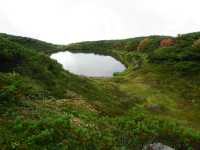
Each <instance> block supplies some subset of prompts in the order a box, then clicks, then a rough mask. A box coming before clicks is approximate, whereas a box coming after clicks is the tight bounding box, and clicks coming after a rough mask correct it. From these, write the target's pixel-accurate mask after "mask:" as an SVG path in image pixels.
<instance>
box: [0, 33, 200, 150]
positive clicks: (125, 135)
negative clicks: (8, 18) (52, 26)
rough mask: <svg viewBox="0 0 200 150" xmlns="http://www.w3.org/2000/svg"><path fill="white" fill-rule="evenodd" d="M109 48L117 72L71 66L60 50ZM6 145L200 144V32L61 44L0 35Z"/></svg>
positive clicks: (183, 149)
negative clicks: (83, 72) (88, 72)
mask: <svg viewBox="0 0 200 150" xmlns="http://www.w3.org/2000/svg"><path fill="white" fill-rule="evenodd" d="M65 50H68V51H72V52H85V53H91V52H92V53H97V54H107V55H111V56H113V57H115V58H116V59H118V60H120V61H121V62H122V63H123V64H125V65H126V67H127V69H126V70H125V71H124V72H122V73H115V74H114V76H113V77H112V78H94V77H83V76H77V75H74V74H72V73H70V72H68V71H65V70H64V69H63V68H62V66H61V65H60V64H58V63H57V62H56V61H55V60H52V59H50V57H49V55H50V54H51V53H54V52H57V51H65ZM0 108H1V109H0V147H1V149H5V150H7V149H8V150H10V149H32V150H40V149H41V150H43V149H50V150H54V149H70V150H71V149H80V150H82V149H85V150H89V149H91V150H95V149H97V150H98V149H99V150H100V149H102V150H105V149H108V150H110V149H114V150H118V149H127V150H129V149H136V150H137V149H138V150H141V149H142V147H143V146H144V145H145V144H148V143H152V142H161V143H164V144H166V145H169V146H171V147H174V148H176V149H180V150H191V149H194V150H198V149H200V125H199V124H200V109H199V108H200V32H197V33H190V34H184V35H178V36H177V37H170V36H148V37H137V38H131V39H125V40H110V41H94V42H90V41H89V42H81V43H73V44H70V45H54V44H50V43H46V42H43V41H39V40H36V39H31V38H25V37H18V36H12V35H7V34H0Z"/></svg>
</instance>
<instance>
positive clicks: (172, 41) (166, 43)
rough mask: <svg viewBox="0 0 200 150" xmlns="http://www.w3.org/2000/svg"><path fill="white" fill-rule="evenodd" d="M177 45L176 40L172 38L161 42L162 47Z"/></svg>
mask: <svg viewBox="0 0 200 150" xmlns="http://www.w3.org/2000/svg"><path fill="white" fill-rule="evenodd" d="M174 44H175V40H173V39H171V38H167V39H163V40H161V41H160V46H171V45H174Z"/></svg>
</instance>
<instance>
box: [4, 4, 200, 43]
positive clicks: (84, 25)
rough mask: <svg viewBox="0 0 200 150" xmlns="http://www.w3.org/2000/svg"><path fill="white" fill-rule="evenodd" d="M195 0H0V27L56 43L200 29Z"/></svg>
mask: <svg viewBox="0 0 200 150" xmlns="http://www.w3.org/2000/svg"><path fill="white" fill-rule="evenodd" d="M199 6H200V1H199V0H0V32H3V33H9V34H15V35H21V36H28V37H33V38H37V39H40V40H44V41H47V42H52V43H57V44H67V43H71V42H77V41H87V40H101V39H120V38H129V37H135V36H144V35H153V34H156V35H158V34H159V35H177V34H178V33H187V32H194V31H199V30H200V19H199V15H200V9H199Z"/></svg>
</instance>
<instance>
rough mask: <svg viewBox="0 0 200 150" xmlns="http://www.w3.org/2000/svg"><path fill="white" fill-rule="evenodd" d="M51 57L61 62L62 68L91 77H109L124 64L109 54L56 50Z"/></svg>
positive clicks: (119, 70)
mask: <svg viewBox="0 0 200 150" xmlns="http://www.w3.org/2000/svg"><path fill="white" fill-rule="evenodd" d="M51 58H53V59H55V60H57V61H58V62H59V63H61V64H62V65H63V67H64V69H66V70H69V71H70V72H72V73H74V74H78V75H84V76H93V77H109V76H112V75H113V73H114V72H121V71H123V70H124V69H125V66H124V65H123V64H121V63H120V62H119V61H117V60H116V59H114V58H113V57H111V56H104V55H96V54H93V53H90V54H87V53H71V52H68V51H66V52H58V53H55V54H52V55H51Z"/></svg>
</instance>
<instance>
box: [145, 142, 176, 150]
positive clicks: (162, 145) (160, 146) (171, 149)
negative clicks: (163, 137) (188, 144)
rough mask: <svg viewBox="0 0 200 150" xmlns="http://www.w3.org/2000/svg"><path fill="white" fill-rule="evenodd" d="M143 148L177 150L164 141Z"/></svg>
mask: <svg viewBox="0 0 200 150" xmlns="http://www.w3.org/2000/svg"><path fill="white" fill-rule="evenodd" d="M142 150H175V149H174V148H171V147H169V146H167V145H164V144H162V143H153V144H149V145H146V146H144V147H143V149H142Z"/></svg>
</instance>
